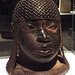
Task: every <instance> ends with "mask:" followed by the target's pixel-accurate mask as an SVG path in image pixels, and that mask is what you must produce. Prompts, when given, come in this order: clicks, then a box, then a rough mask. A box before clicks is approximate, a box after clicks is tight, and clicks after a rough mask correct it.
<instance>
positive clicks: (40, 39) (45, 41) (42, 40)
mask: <svg viewBox="0 0 75 75" xmlns="http://www.w3.org/2000/svg"><path fill="white" fill-rule="evenodd" d="M37 41H38V42H40V43H48V42H50V41H51V40H50V38H37Z"/></svg>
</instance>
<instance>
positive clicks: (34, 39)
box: [19, 20, 60, 63]
mask: <svg viewBox="0 0 75 75" xmlns="http://www.w3.org/2000/svg"><path fill="white" fill-rule="evenodd" d="M59 45H60V25H59V23H58V22H56V21H50V20H34V21H24V22H21V23H19V46H20V49H21V50H22V51H23V52H24V54H25V56H26V57H27V59H29V60H30V61H35V62H39V63H46V62H49V61H51V60H52V59H53V58H54V57H55V56H56V54H57V53H58V51H59Z"/></svg>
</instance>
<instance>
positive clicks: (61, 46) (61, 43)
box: [60, 23, 64, 56]
mask: <svg viewBox="0 0 75 75" xmlns="http://www.w3.org/2000/svg"><path fill="white" fill-rule="evenodd" d="M60 49H61V52H62V53H61V54H62V55H63V56H64V51H63V42H62V28H61V23H60Z"/></svg>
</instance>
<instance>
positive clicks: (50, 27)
mask: <svg viewBox="0 0 75 75" xmlns="http://www.w3.org/2000/svg"><path fill="white" fill-rule="evenodd" d="M56 28H57V25H52V26H48V29H52V30H55V29H56Z"/></svg>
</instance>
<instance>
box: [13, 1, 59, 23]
mask: <svg viewBox="0 0 75 75" xmlns="http://www.w3.org/2000/svg"><path fill="white" fill-rule="evenodd" d="M22 19H23V20H35V19H39V20H40V19H45V20H47V19H48V20H56V21H59V22H60V14H59V11H58V7H57V5H56V4H55V3H54V1H53V0H20V1H19V2H18V3H17V5H16V7H15V9H14V12H13V15H12V22H13V23H15V22H19V21H20V20H22Z"/></svg>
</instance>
